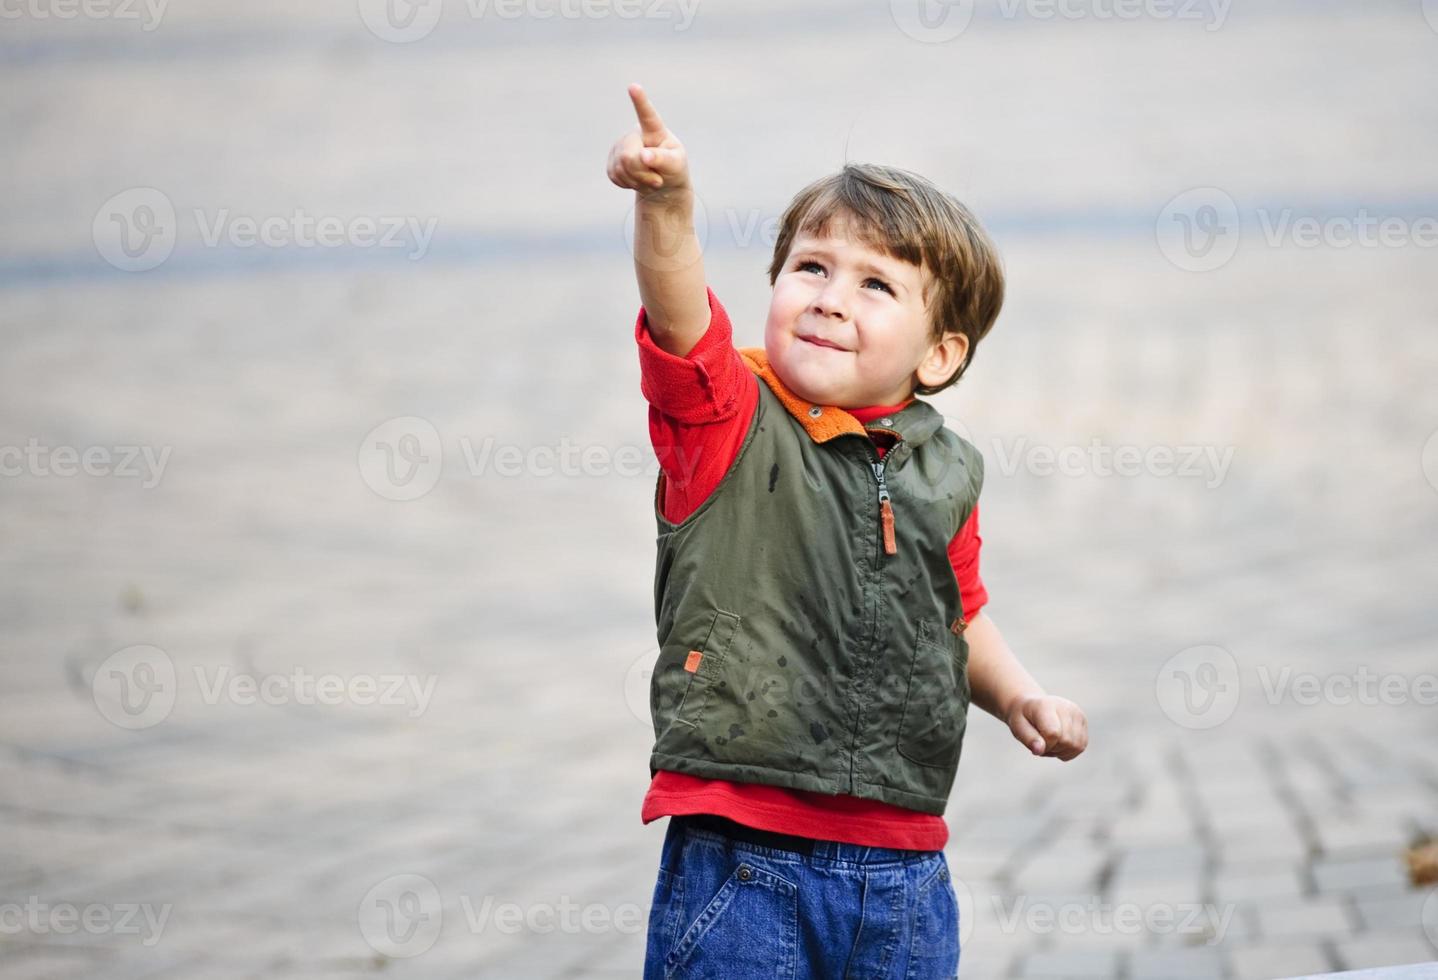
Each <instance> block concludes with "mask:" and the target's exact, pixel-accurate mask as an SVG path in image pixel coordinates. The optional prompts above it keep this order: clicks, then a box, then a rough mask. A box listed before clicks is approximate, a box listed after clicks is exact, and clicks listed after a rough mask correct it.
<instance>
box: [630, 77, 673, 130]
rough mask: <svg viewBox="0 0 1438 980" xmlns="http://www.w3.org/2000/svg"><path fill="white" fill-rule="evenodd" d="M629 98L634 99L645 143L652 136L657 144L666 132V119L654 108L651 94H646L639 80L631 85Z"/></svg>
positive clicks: (635, 110)
mask: <svg viewBox="0 0 1438 980" xmlns="http://www.w3.org/2000/svg"><path fill="white" fill-rule="evenodd" d="M629 98H630V100H631V101H633V103H634V112H635V114H636V115H637V116H638V117H639V128H640V130H642V131H643V133H644V141H645V143H646V144H649V140H650V139H651V138H652V139H653V140H654V143H655V144H657V143H658V142H659V140H661V139H662V138H663V137H664V133H665V132H666V130H665V128H664V120H662V119H660V118H659V111H658V110H657V109H655V108H654V104H653V103H652V102H650V101H649V96H648V95H645V94H644V88H643V87H642V86H641V85H640V84H639V83H638V82H635V83H634V84H633V85H631V86H629ZM650 145H652V144H650Z"/></svg>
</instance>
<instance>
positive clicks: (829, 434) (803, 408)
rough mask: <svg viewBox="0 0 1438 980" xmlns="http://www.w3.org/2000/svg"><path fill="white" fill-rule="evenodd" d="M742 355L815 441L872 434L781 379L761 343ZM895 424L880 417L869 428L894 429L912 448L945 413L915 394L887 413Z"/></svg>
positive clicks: (838, 410)
mask: <svg viewBox="0 0 1438 980" xmlns="http://www.w3.org/2000/svg"><path fill="white" fill-rule="evenodd" d="M739 356H740V357H741V358H743V359H744V363H745V365H746V366H747V367H748V368H749V370H750V371H753V372H754V373H755V374H756V375H758V376H759V378H760V380H762V381H763V382H764V383H765V384H767V385H768V386H769V390H770V391H772V392H774V395H775V397H777V398H778V399H779V402H780V403H781V404H782V405H783V406H784V408H785V409H787V410H788V412H789V414H790V415H792V416H793V417H794V420H795V421H796V422H798V423H799V424H800V425H802V426H803V427H804V431H805V432H807V433H809V438H811V439H813V440H814V441H815V442H828V441H829V440H830V439H837V438H838V437H839V436H843V435H856V436H863V437H864V438H865V439H868V438H869V433H868V432H867V431H865V428H864V426H863V424H862V423H861V422H860V421H859V420H858V419H856V418H854V416H852V415H850V414H849V413H848V412H846V411H844V410H843V409H842V408H839V407H838V406H836V405H820V404H818V403H816V402H811V401H806V400H804V399H803V398H800V397H799V396H798V395H796V394H794V393H793V392H792V391H790V390H789V389H788V388H786V387H785V386H784V382H782V381H780V380H779V376H778V375H777V374H775V373H774V369H773V368H772V367H770V365H769V355H768V354H766V353H765V351H764V348H762V347H741V348H739ZM885 418H887V419H889V420H890V421H891V422H892V423H893V424H892V425H879V424H878V422H877V420H875V422H874V424H872V425H870V426H869V428H870V429H872V430H874V431H876V432H891V433H893V434H894V435H895V436H897V437H898V438H899V439H900V440H901V441H903V442H906V443H908V444H909V448H910V449H913V448H915V447H917V446H919V445H922V444H923V443H925V442H927V441H928V440H929V437H930V436H932V435H933V434H934V433H935V432H937V431H939V429H941V428H943V426H944V419H943V416H942V415H940V414H939V412H938V410H937V409H935V408H934V407H933V406H932V405H930V404H929V403H928V402H925V401H920V400H919V399H917V398H915V399H914V400H913V401H912V402H910V403H909V404H908V405H905V406H904V407H903V408H902V409H901V410H899V411H897V412H895V413H894V414H892V415H886V416H885Z"/></svg>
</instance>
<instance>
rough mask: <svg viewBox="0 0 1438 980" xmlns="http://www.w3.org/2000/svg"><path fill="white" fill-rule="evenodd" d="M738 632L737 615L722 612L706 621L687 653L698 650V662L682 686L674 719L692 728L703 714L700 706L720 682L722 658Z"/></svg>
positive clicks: (702, 708) (716, 613)
mask: <svg viewBox="0 0 1438 980" xmlns="http://www.w3.org/2000/svg"><path fill="white" fill-rule="evenodd" d="M738 632H739V617H738V616H736V615H735V614H734V613H730V612H723V611H717V612H715V613H714V618H713V619H712V620H710V622H709V630H708V632H707V633H706V634H705V636H704V637H703V640H702V642H701V643H700V644H699V645H698V646H695V647H693V648H691V653H690V654H689V655H688V656H690V657H692V656H693V654H694V653H698V654H699V656H698V658H697V659H698V665H697V667H696V669H695V670H694V672H693V673H692V674H690V675H689V684H688V686H687V687H685V689H684V697H683V698H682V699H681V700H680V702H679V707H678V708H677V709H676V710H675V713H674V720H675V721H682V722H684V723H685V724H686V725H692V726H694V727H696V728H697V727H698V726H699V722H700V719H701V718H702V717H703V715H704V708H705V706H706V705H707V704H708V703H709V700H710V696H711V695H712V694H713V692H714V688H715V687H716V686H717V685H718V684H720V683H723V682H724V681H723V677H724V660H725V657H726V656H727V655H728V653H729V647H730V645H731V644H732V643H733V642H734V637H735V635H736V634H737V633H738Z"/></svg>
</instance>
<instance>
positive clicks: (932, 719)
mask: <svg viewBox="0 0 1438 980" xmlns="http://www.w3.org/2000/svg"><path fill="white" fill-rule="evenodd" d="M968 649H969V648H968V644H967V643H966V642H965V641H964V639H963V638H962V637H957V638H956V637H955V636H954V635H953V634H952V633H950V632H949V631H947V630H941V629H938V628H936V627H934V626H933V625H931V624H930V623H929V621H928V620H920V621H919V628H918V633H917V635H916V636H915V638H914V656H913V660H912V661H911V663H910V665H909V684H908V689H907V693H906V694H905V696H904V708H903V714H902V716H901V717H900V719H899V754H900V755H902V756H903V757H904V758H906V759H908V760H909V761H910V762H916V763H918V764H919V765H921V766H935V767H938V768H948V767H949V766H952V765H954V764H955V763H957V762H958V759H959V746H960V743H961V741H962V739H963V734H964V728H965V726H966V724H967V711H968V702H969V687H968Z"/></svg>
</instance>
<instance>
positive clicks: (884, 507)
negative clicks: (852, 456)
mask: <svg viewBox="0 0 1438 980" xmlns="http://www.w3.org/2000/svg"><path fill="white" fill-rule="evenodd" d="M892 451H893V450H892V449H891V450H890V452H892ZM888 463H889V457H888V454H887V453H886V454H885V455H884V458H883V459H881V460H879V461H878V462H877V463H870V464H869V466H870V467H871V468H872V469H873V471H874V479H875V480H877V481H878V483H879V523H880V525H881V526H882V527H883V529H884V554H886V555H893V554H898V551H899V548H898V546H897V545H896V544H895V543H894V507H893V505H892V504H890V503H889V485H888V484H887V483H885V482H884V467H885V466H887V465H888Z"/></svg>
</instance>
